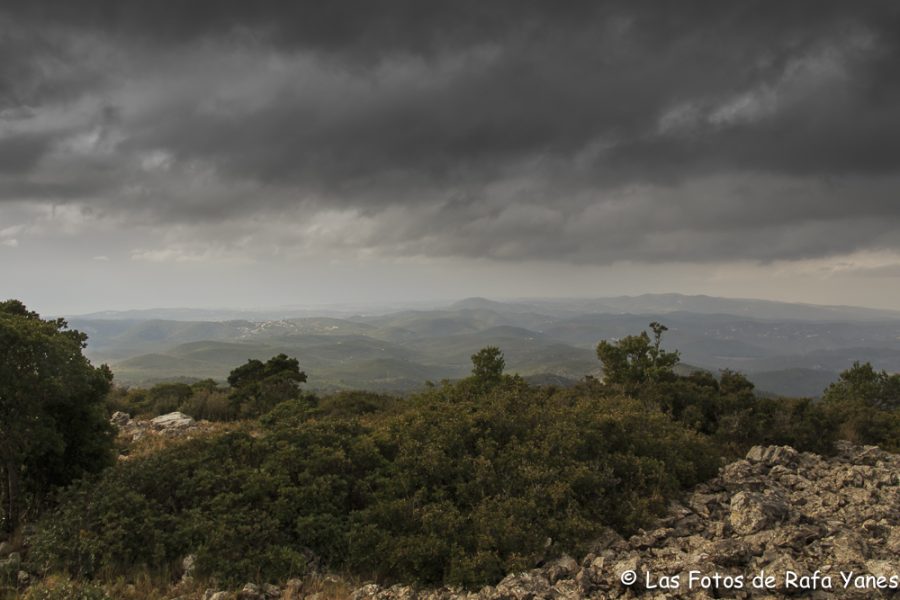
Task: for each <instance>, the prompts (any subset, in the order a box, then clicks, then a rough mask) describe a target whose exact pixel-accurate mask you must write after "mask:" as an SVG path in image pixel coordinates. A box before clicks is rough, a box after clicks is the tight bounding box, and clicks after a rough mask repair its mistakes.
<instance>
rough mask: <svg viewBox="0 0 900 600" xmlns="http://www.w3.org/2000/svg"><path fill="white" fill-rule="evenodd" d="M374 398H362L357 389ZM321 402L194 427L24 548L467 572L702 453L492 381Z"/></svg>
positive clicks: (593, 524) (631, 503)
mask: <svg viewBox="0 0 900 600" xmlns="http://www.w3.org/2000/svg"><path fill="white" fill-rule="evenodd" d="M370 400H374V399H370ZM359 411H360V412H363V413H365V414H366V415H367V417H366V418H365V419H364V420H360V418H357V417H352V416H351V417H346V416H344V415H340V416H323V415H322V414H321V411H320V409H318V408H314V407H311V406H310V405H309V404H306V403H303V402H298V401H290V402H287V403H285V404H282V405H281V406H279V407H278V408H277V409H276V410H275V411H274V412H273V413H271V414H270V415H268V416H267V417H266V418H265V419H263V423H265V425H264V427H265V430H264V433H263V435H260V436H258V437H252V436H249V435H245V434H240V433H232V434H229V435H225V436H222V437H219V438H213V439H206V440H196V441H193V442H191V443H189V444H187V445H181V446H179V447H178V448H173V449H171V450H167V451H163V452H160V453H158V454H156V455H153V456H150V457H148V458H145V459H141V460H134V461H129V462H128V463H125V464H123V465H120V466H117V467H116V468H114V469H111V470H108V471H107V472H105V473H104V474H103V475H102V476H101V477H99V478H97V479H95V480H91V481H86V482H84V483H82V484H81V485H78V486H75V487H73V488H72V489H70V490H68V491H66V492H65V494H64V495H63V496H62V501H61V503H60V505H59V508H58V509H57V510H56V511H55V512H54V513H53V514H52V515H50V516H49V517H48V518H47V519H45V521H44V522H43V524H42V527H41V530H40V533H39V535H38V537H37V540H36V543H35V547H34V550H33V552H32V557H33V560H35V561H37V562H38V563H40V564H41V565H43V566H45V567H51V568H63V569H69V570H70V571H72V572H73V574H76V575H80V576H92V575H95V574H97V573H99V572H113V573H115V572H123V571H127V570H130V569H134V568H136V567H144V568H147V569H150V570H154V569H164V568H167V567H170V566H172V565H174V564H176V563H177V561H178V560H180V558H181V557H183V556H184V555H186V554H188V553H194V554H196V555H197V568H198V571H199V573H200V574H202V575H207V576H212V577H215V578H218V579H220V580H222V581H223V582H232V583H233V582H237V581H240V580H246V579H283V578H285V577H288V576H292V575H298V574H302V573H303V570H304V568H305V565H306V564H307V562H308V561H309V560H310V556H311V554H314V555H315V556H316V557H318V559H320V560H322V561H324V562H325V563H326V564H328V565H331V566H333V567H342V568H349V569H351V570H354V571H356V572H360V573H369V574H374V575H376V576H379V577H381V578H383V579H402V580H419V581H425V582H430V583H435V582H441V581H445V582H453V583H462V584H467V585H475V584H478V583H483V582H485V581H493V580H496V579H497V578H499V577H500V576H501V575H502V574H503V573H504V572H505V571H508V570H510V569H515V568H522V567H527V566H530V565H532V564H533V563H534V562H535V561H536V560H539V559H540V558H542V557H543V555H544V553H545V552H547V551H548V549H547V548H545V541H546V539H547V538H551V539H552V540H553V547H552V548H551V549H549V551H551V552H558V551H562V550H568V551H576V550H577V549H578V547H579V546H580V545H581V544H584V543H585V542H586V541H588V540H589V539H590V538H591V536H592V535H594V534H595V533H596V532H597V531H598V529H599V528H600V527H602V526H604V525H611V526H614V527H616V528H618V529H620V530H622V531H631V530H634V529H635V528H636V527H638V526H641V525H644V524H646V523H647V522H648V520H649V519H650V518H651V517H652V516H653V515H654V514H657V513H658V512H659V511H661V510H662V509H663V507H664V506H665V504H666V502H667V500H668V499H669V498H671V497H672V496H673V495H674V494H675V493H676V492H677V491H678V490H679V489H680V488H681V487H683V486H686V485H691V484H693V483H696V482H697V481H700V480H702V479H704V478H706V477H708V476H710V475H711V474H712V473H713V472H714V471H715V468H716V466H717V461H716V458H715V455H714V453H713V452H712V448H711V447H710V445H709V444H708V443H706V442H704V440H703V439H702V437H701V436H700V435H698V434H696V433H694V432H690V431H688V430H686V429H685V428H683V427H681V426H679V425H678V424H676V423H674V422H672V421H671V420H670V419H668V418H667V417H666V416H665V415H663V414H662V413H651V414H647V412H646V411H645V410H644V408H643V406H642V405H641V404H640V403H639V402H637V401H635V400H630V399H626V398H612V399H606V400H592V399H590V398H587V397H584V398H577V397H571V396H568V395H559V394H556V395H554V394H551V393H549V392H546V391H542V390H539V389H534V388H529V387H528V386H526V385H525V384H523V383H522V382H521V380H517V379H513V378H510V379H507V380H504V381H503V382H502V383H501V384H498V385H496V386H494V387H493V388H492V389H491V390H490V392H485V393H482V394H481V395H475V396H471V395H470V394H469V392H468V388H467V387H466V386H462V385H460V386H454V385H446V386H444V387H441V388H436V389H433V390H431V391H429V392H426V393H424V394H423V395H421V396H419V397H416V398H413V399H412V400H410V401H409V403H408V405H407V406H406V408H405V409H403V410H395V411H388V412H378V411H377V409H376V410H372V409H371V407H370V406H367V403H366V402H361V403H360V404H359Z"/></svg>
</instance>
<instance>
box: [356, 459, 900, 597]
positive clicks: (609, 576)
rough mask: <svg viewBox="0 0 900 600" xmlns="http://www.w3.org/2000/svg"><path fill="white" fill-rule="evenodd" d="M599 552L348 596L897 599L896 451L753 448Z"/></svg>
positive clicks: (598, 546)
mask: <svg viewBox="0 0 900 600" xmlns="http://www.w3.org/2000/svg"><path fill="white" fill-rule="evenodd" d="M592 550H593V551H592V552H591V553H590V554H588V555H587V556H585V557H583V558H582V560H581V561H580V562H576V561H575V560H573V559H571V558H569V557H563V558H561V559H559V560H557V561H554V562H552V563H549V564H547V565H545V566H543V567H541V568H538V569H533V570H531V571H528V572H524V573H514V574H511V575H509V576H507V577H506V578H505V579H503V580H502V581H501V582H500V583H498V584H497V585H496V586H488V587H485V588H483V589H481V590H479V591H477V592H475V591H463V590H458V589H452V588H443V589H437V590H417V589H415V588H413V587H410V586H392V587H381V586H378V585H375V584H371V585H367V586H364V587H362V588H359V589H357V590H356V591H355V592H354V593H353V595H352V598H353V600H539V599H545V598H546V599H550V598H554V599H577V598H610V599H611V598H635V597H642V598H653V599H662V598H716V597H724V598H773V597H774V598H777V597H786V596H792V597H813V598H831V597H840V598H893V597H900V456H898V455H895V454H889V453H886V452H882V451H880V450H879V449H878V448H874V447H859V446H852V445H849V444H841V445H839V447H838V453H837V454H836V455H835V456H833V457H831V458H827V459H826V458H822V457H820V456H817V455H814V454H808V453H799V452H797V451H795V450H794V449H793V448H790V447H786V446H771V447H754V448H752V449H751V450H750V451H749V452H748V453H747V456H746V458H745V459H743V460H739V461H737V462H734V463H731V464H729V465H727V466H726V467H723V468H722V469H721V470H720V472H719V476H718V477H716V478H715V479H713V480H711V481H709V482H707V483H704V484H702V485H700V486H698V487H697V488H695V489H694V490H693V492H692V493H691V494H690V495H689V496H688V497H687V498H686V499H685V501H684V502H683V503H675V504H672V506H671V507H670V510H669V513H668V515H667V516H665V517H664V518H662V519H660V520H659V521H658V523H657V526H656V528H654V529H652V530H649V531H640V532H638V534H637V535H634V536H632V537H631V538H629V539H623V538H621V537H619V536H618V535H616V534H615V533H614V532H611V531H607V532H606V534H604V536H602V538H601V539H598V540H597V541H596V542H595V543H594V544H593V548H592ZM632 574H633V581H632V579H631V577H632ZM623 580H624V581H625V583H623ZM626 583H627V585H626Z"/></svg>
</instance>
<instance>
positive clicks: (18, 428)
mask: <svg viewBox="0 0 900 600" xmlns="http://www.w3.org/2000/svg"><path fill="white" fill-rule="evenodd" d="M86 340H87V336H86V335H85V334H83V333H81V332H79V331H76V330H70V329H68V326H67V323H66V322H65V320H63V319H47V320H45V319H42V318H41V317H40V315H38V314H37V313H36V312H33V311H29V310H28V309H27V308H26V307H25V305H24V304H22V303H21V302H20V301H18V300H7V301H5V302H2V303H0V475H2V485H0V497H2V499H3V510H2V513H0V514H2V518H3V524H4V526H5V527H6V528H7V529H13V528H14V527H15V526H16V524H17V523H18V521H19V518H20V516H21V514H22V511H23V509H24V508H25V507H27V506H30V505H34V504H37V503H39V502H40V501H41V499H42V497H43V496H44V495H45V494H46V493H47V492H48V491H49V489H50V488H52V487H53V486H57V485H63V484H67V483H69V482H70V481H71V480H73V479H74V478H76V477H78V476H80V475H82V474H83V473H85V472H90V471H97V470H99V469H100V468H102V467H103V466H106V465H107V464H109V463H110V462H111V460H112V455H111V449H112V430H111V428H110V426H109V424H108V422H107V419H106V414H105V411H104V404H103V400H104V397H105V395H106V393H107V392H108V391H109V388H110V383H111V381H112V373H111V372H110V370H109V369H108V368H107V367H106V366H105V365H103V366H101V367H99V368H96V367H93V366H92V365H91V363H90V362H89V361H88V360H87V359H86V358H85V357H84V355H83V354H82V349H83V348H84V345H85V341H86Z"/></svg>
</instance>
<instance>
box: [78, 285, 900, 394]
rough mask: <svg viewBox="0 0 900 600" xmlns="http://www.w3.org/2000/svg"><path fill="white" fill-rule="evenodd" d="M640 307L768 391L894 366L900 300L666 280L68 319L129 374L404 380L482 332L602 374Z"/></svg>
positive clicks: (451, 372)
mask: <svg viewBox="0 0 900 600" xmlns="http://www.w3.org/2000/svg"><path fill="white" fill-rule="evenodd" d="M626 309H627V310H626ZM729 310H730V311H733V312H732V313H729V312H727V311H729ZM723 311H726V312H723ZM779 315H780V316H779ZM107 316H108V315H107ZM132 316H133V315H132ZM650 321H660V322H662V323H664V324H665V325H666V326H667V327H668V328H669V331H668V332H667V333H666V337H665V339H664V345H665V347H667V348H669V349H678V350H679V352H680V353H681V358H682V361H683V362H684V363H687V364H689V365H693V366H695V367H697V368H702V369H708V370H711V371H713V372H716V371H718V370H720V369H734V370H738V371H742V372H744V373H746V374H747V375H748V377H749V378H750V379H751V380H752V381H754V382H755V383H756V384H757V386H758V388H759V389H761V390H764V391H767V392H773V393H781V394H788V395H805V396H811V395H817V394H819V393H821V391H822V390H823V389H824V387H825V386H827V385H828V383H830V382H832V381H834V380H835V379H836V378H837V374H838V373H839V372H840V371H841V370H843V369H846V368H847V367H849V366H850V365H851V364H852V362H853V361H854V360H862V361H870V362H872V364H873V365H874V366H875V367H876V368H879V369H885V370H888V371H896V370H897V369H898V368H900V313H892V312H890V311H875V310H872V309H856V308H852V307H818V306H808V305H794V304H785V303H773V302H767V301H750V300H733V299H724V298H711V297H706V296H678V295H671V294H665V295H647V296H638V297H634V298H607V299H596V300H578V299H575V300H530V301H516V302H508V303H507V302H498V301H494V300H487V299H484V298H471V299H467V300H463V301H460V302H456V303H454V304H451V305H449V306H446V307H441V308H434V309H430V310H422V309H416V310H409V309H407V310H400V311H397V312H393V313H391V312H375V313H374V314H373V313H357V314H346V315H343V316H334V314H330V315H318V316H306V317H301V318H272V319H265V320H245V319H240V320H225V321H183V320H166V319H156V318H150V319H143V320H142V319H135V318H103V319H97V318H86V317H73V318H71V319H70V324H71V325H72V326H73V327H75V328H77V329H80V330H82V331H84V332H86V333H87V334H88V335H89V336H90V340H89V344H88V348H87V351H88V354H89V356H90V357H91V358H92V359H93V360H95V361H105V362H109V363H110V364H111V366H112V368H113V371H114V373H115V374H116V378H117V380H118V381H119V382H120V383H123V384H127V385H134V384H140V385H143V384H148V383H153V382H158V381H166V380H173V379H179V380H185V379H191V378H196V379H201V378H207V377H211V378H213V379H218V380H224V378H225V377H226V376H227V374H228V372H229V371H230V370H231V369H233V368H234V367H236V366H238V365H240V364H242V363H244V362H245V361H246V360H248V359H250V358H259V359H264V358H268V357H270V356H272V355H274V354H278V353H281V352H283V353H285V354H288V355H290V356H295V357H297V358H298V360H299V361H300V363H301V365H302V368H303V369H305V370H306V372H307V374H308V375H309V385H310V386H311V387H313V388H319V389H348V388H369V389H375V390H390V391H408V390H414V389H417V388H419V387H420V386H421V385H423V384H424V382H426V381H436V380H440V379H443V378H457V377H462V376H464V375H465V374H466V373H467V372H468V370H469V367H470V362H469V357H470V356H471V355H472V354H473V353H474V352H476V351H478V350H479V349H481V348H483V347H485V346H489V345H492V346H499V347H500V348H501V349H502V350H503V351H504V354H505V357H506V362H507V367H508V370H509V371H511V372H518V373H520V374H521V375H523V376H526V377H529V378H530V379H531V380H534V381H548V382H557V383H558V384H559V383H564V382H572V381H577V380H578V379H580V378H582V377H583V376H585V375H588V374H592V375H600V364H599V362H598V361H597V359H596V355H595V353H594V349H595V347H596V344H597V343H598V341H600V340H603V339H617V338H621V337H623V336H626V335H630V334H633V333H637V332H639V331H642V330H644V329H645V328H646V327H647V325H648V323H649V322H650Z"/></svg>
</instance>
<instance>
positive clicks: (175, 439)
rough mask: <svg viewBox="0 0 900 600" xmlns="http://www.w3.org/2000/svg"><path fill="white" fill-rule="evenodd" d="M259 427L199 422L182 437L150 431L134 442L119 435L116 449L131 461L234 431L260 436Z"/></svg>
mask: <svg viewBox="0 0 900 600" xmlns="http://www.w3.org/2000/svg"><path fill="white" fill-rule="evenodd" d="M258 427H259V424H258V423H256V422H255V421H229V422H222V421H198V422H197V426H196V428H195V429H192V430H190V431H188V432H186V433H184V434H181V435H166V434H164V433H161V432H158V431H154V430H152V429H148V430H147V431H146V432H145V433H144V435H143V436H142V437H141V438H139V439H138V440H132V439H131V436H130V435H128V434H126V433H119V435H118V437H117V438H116V447H117V448H118V449H119V460H131V459H133V458H141V457H144V456H149V455H151V454H154V453H156V452H159V451H160V450H165V449H166V448H172V447H174V446H178V445H180V444H183V443H185V442H187V441H188V440H193V439H198V438H205V437H215V436H217V435H222V434H224V433H228V432H232V431H243V432H245V433H248V434H249V435H258V431H257V429H258Z"/></svg>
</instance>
